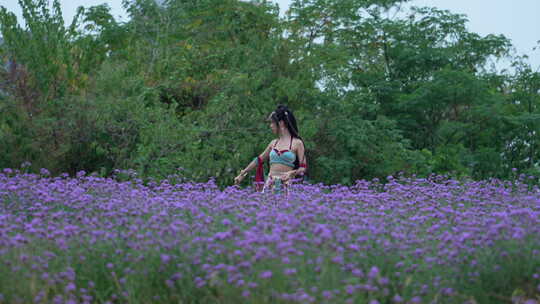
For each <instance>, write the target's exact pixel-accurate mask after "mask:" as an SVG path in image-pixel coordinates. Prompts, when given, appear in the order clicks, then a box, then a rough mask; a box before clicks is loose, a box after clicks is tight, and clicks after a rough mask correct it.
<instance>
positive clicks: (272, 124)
mask: <svg viewBox="0 0 540 304" xmlns="http://www.w3.org/2000/svg"><path fill="white" fill-rule="evenodd" d="M269 124H270V129H271V130H272V133H273V134H278V130H279V128H278V126H277V124H276V122H275V121H274V120H272V119H270V121H269Z"/></svg>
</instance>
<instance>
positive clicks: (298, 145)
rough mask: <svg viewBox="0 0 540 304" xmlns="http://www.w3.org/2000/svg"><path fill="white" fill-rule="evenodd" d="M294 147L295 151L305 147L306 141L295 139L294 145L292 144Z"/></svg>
mask: <svg viewBox="0 0 540 304" xmlns="http://www.w3.org/2000/svg"><path fill="white" fill-rule="evenodd" d="M292 145H293V147H295V149H298V148H299V147H303V146H304V141H303V140H301V139H300V138H296V137H295V138H294V139H293V143H292Z"/></svg>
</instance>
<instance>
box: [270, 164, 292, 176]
mask: <svg viewBox="0 0 540 304" xmlns="http://www.w3.org/2000/svg"><path fill="white" fill-rule="evenodd" d="M291 170H293V168H291V167H289V166H287V165H282V164H272V165H271V166H270V172H268V176H271V177H278V178H280V177H283V176H285V174H286V173H287V172H289V171H291Z"/></svg>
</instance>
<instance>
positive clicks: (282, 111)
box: [270, 104, 306, 169]
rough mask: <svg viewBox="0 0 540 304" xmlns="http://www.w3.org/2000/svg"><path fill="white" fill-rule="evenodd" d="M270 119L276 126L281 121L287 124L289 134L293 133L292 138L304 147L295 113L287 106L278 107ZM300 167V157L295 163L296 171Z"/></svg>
mask: <svg viewBox="0 0 540 304" xmlns="http://www.w3.org/2000/svg"><path fill="white" fill-rule="evenodd" d="M270 119H271V120H272V121H274V122H275V123H276V125H278V126H279V122H280V121H282V120H283V121H284V122H285V126H286V127H287V130H289V133H291V136H292V137H293V138H294V137H296V138H298V139H300V140H301V141H302V144H303V145H304V140H303V139H302V137H300V131H299V130H298V125H297V124H296V118H295V117H294V114H293V112H292V111H291V110H290V109H289V108H288V107H287V106H285V105H282V104H280V105H278V106H277V108H276V110H275V111H274V112H272V114H270ZM305 153H306V151H305V145H304V158H306V155H305ZM299 167H300V160H299V159H298V157H297V158H296V160H295V161H294V169H298V168H299Z"/></svg>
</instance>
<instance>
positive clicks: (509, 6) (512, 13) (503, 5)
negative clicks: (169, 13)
mask: <svg viewBox="0 0 540 304" xmlns="http://www.w3.org/2000/svg"><path fill="white" fill-rule="evenodd" d="M273 1H274V2H276V3H278V5H279V7H280V9H281V12H282V13H283V12H284V11H285V10H286V9H287V8H288V7H289V5H290V3H291V1H292V0H273ZM50 2H52V0H50ZM103 3H108V4H109V6H110V7H111V12H112V14H113V16H114V17H115V18H116V19H117V20H119V21H126V20H127V13H126V11H125V10H124V9H123V8H122V1H121V0H60V4H61V6H62V12H63V15H64V20H65V21H66V23H70V22H71V20H72V19H73V16H74V15H75V12H76V10H77V7H79V6H81V5H82V6H85V7H89V6H94V5H99V4H103ZM0 5H1V6H4V7H6V8H7V9H8V10H9V11H11V12H14V13H15V14H16V15H17V18H18V19H19V20H22V13H21V9H20V7H19V4H18V1H17V0H0ZM408 5H414V6H430V7H437V8H439V9H447V10H449V11H451V12H453V13H459V14H465V15H467V17H468V19H469V23H468V29H469V31H471V32H475V33H478V34H480V35H482V36H485V35H488V34H503V35H504V36H506V37H507V38H509V39H511V41H512V44H513V45H514V47H515V48H516V54H520V55H528V56H529V62H530V63H531V65H532V67H533V69H535V70H540V47H539V49H537V50H536V51H533V48H534V47H535V46H539V44H538V43H537V42H538V41H539V40H540V0H514V1H510V0H412V1H410V4H408ZM497 65H498V66H501V65H502V66H504V65H505V64H504V63H499V64H497Z"/></svg>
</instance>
